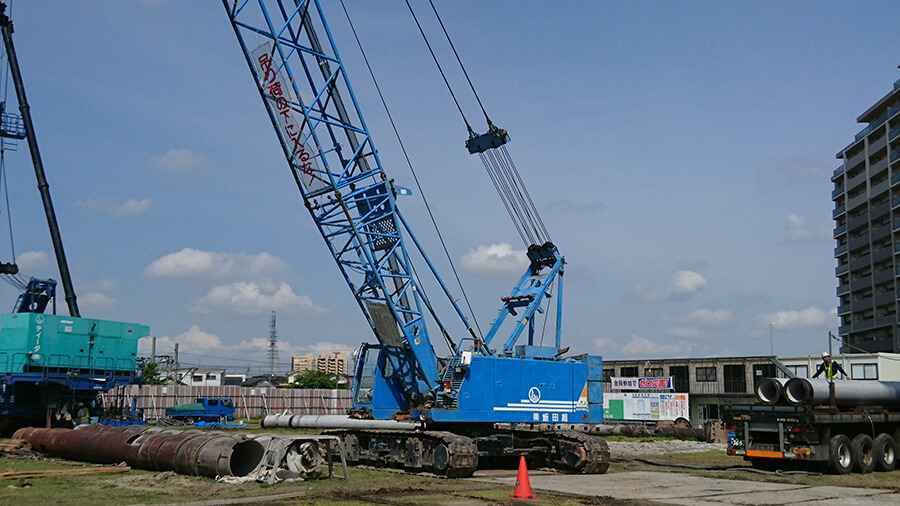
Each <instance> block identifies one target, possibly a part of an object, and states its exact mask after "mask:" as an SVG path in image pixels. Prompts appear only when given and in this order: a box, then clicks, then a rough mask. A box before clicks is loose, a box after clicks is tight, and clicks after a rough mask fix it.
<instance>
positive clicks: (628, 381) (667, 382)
mask: <svg viewBox="0 0 900 506" xmlns="http://www.w3.org/2000/svg"><path fill="white" fill-rule="evenodd" d="M610 381H611V382H612V389H613V390H672V388H673V387H672V377H671V376H669V377H668V378H610Z"/></svg>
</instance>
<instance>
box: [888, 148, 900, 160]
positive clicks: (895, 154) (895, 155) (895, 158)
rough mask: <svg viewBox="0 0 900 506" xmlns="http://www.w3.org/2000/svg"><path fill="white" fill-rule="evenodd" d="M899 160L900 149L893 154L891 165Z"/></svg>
mask: <svg viewBox="0 0 900 506" xmlns="http://www.w3.org/2000/svg"><path fill="white" fill-rule="evenodd" d="M898 158H900V149H898V150H896V151H893V152H891V156H890V157H889V159H890V161H891V163H894V162H896V161H897V159H898Z"/></svg>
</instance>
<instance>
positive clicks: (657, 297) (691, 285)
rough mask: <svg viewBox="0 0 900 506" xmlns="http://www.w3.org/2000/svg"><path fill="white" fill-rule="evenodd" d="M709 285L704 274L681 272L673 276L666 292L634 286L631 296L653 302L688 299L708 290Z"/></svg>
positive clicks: (688, 271)
mask: <svg viewBox="0 0 900 506" xmlns="http://www.w3.org/2000/svg"><path fill="white" fill-rule="evenodd" d="M708 284H709V283H708V282H707V281H706V278H704V277H703V275H702V274H698V273H696V272H694V271H690V270H680V271H677V272H676V273H675V274H673V275H672V278H671V279H670V280H669V286H668V288H667V289H666V291H665V292H659V291H653V290H647V289H646V288H644V286H643V285H634V286H632V287H631V296H632V297H634V298H637V299H641V300H645V301H651V302H657V301H665V300H677V299H686V298H689V297H691V296H693V295H694V294H696V293H698V292H701V291H703V290H704V289H706V287H707V286H708Z"/></svg>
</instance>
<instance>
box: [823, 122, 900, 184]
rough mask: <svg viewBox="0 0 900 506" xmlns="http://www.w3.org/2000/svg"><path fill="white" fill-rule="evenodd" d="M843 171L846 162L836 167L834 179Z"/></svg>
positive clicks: (832, 177) (832, 176)
mask: <svg viewBox="0 0 900 506" xmlns="http://www.w3.org/2000/svg"><path fill="white" fill-rule="evenodd" d="M897 130H898V131H900V128H898V129H897ZM843 173H844V164H841V166H840V167H838V168H836V169H834V172H833V173H832V174H831V179H832V180H834V179H837V178H838V176H840V175H841V174H843Z"/></svg>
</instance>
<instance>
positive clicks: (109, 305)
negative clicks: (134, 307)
mask: <svg viewBox="0 0 900 506" xmlns="http://www.w3.org/2000/svg"><path fill="white" fill-rule="evenodd" d="M78 303H79V305H80V306H81V308H83V309H91V310H92V311H91V312H94V311H101V310H108V309H114V308H115V307H116V306H118V305H119V301H118V299H116V298H114V297H110V296H108V295H104V294H102V293H99V292H88V293H85V294H82V295H79V296H78Z"/></svg>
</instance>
